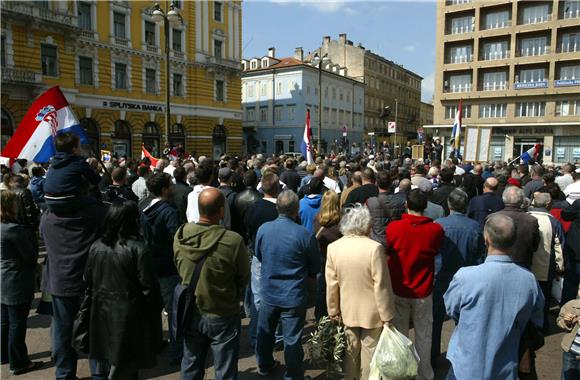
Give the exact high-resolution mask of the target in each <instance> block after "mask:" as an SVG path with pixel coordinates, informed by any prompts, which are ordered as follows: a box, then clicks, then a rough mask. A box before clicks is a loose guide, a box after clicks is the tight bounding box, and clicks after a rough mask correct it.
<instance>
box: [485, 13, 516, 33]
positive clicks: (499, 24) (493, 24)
mask: <svg viewBox="0 0 580 380" xmlns="http://www.w3.org/2000/svg"><path fill="white" fill-rule="evenodd" d="M510 25H511V21H510V12H509V11H508V10H501V11H495V12H489V13H488V14H486V15H485V29H499V28H505V27H508V26H510Z"/></svg>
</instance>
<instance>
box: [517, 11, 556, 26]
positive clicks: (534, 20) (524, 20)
mask: <svg viewBox="0 0 580 380" xmlns="http://www.w3.org/2000/svg"><path fill="white" fill-rule="evenodd" d="M551 20H552V15H551V14H548V15H542V16H536V17H528V18H522V19H521V24H522V25H530V24H541V23H543V22H548V21H551Z"/></svg>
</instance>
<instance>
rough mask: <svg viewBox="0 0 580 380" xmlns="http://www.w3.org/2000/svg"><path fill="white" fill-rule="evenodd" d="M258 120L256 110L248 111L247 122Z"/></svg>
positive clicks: (248, 109) (249, 109) (250, 109)
mask: <svg viewBox="0 0 580 380" xmlns="http://www.w3.org/2000/svg"><path fill="white" fill-rule="evenodd" d="M255 119H256V110H255V109H254V108H253V107H252V108H247V109H246V120H247V121H254V120H255Z"/></svg>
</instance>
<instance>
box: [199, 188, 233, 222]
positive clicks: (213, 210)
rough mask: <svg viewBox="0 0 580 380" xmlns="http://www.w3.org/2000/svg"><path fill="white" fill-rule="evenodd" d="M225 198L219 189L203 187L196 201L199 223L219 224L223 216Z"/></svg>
mask: <svg viewBox="0 0 580 380" xmlns="http://www.w3.org/2000/svg"><path fill="white" fill-rule="evenodd" d="M225 200H226V198H225V197H224V194H223V193H222V192H221V191H220V190H218V189H216V188H214V187H208V188H206V189H203V191H202V192H201V193H200V194H199V198H198V201H197V204H198V207H199V219H200V220H199V221H200V223H209V224H219V221H220V219H222V218H223V216H224V205H225Z"/></svg>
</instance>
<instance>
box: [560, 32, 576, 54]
mask: <svg viewBox="0 0 580 380" xmlns="http://www.w3.org/2000/svg"><path fill="white" fill-rule="evenodd" d="M560 51H561V52H562V53H572V52H575V51H580V32H576V33H564V34H562V43H561V44H560Z"/></svg>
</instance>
